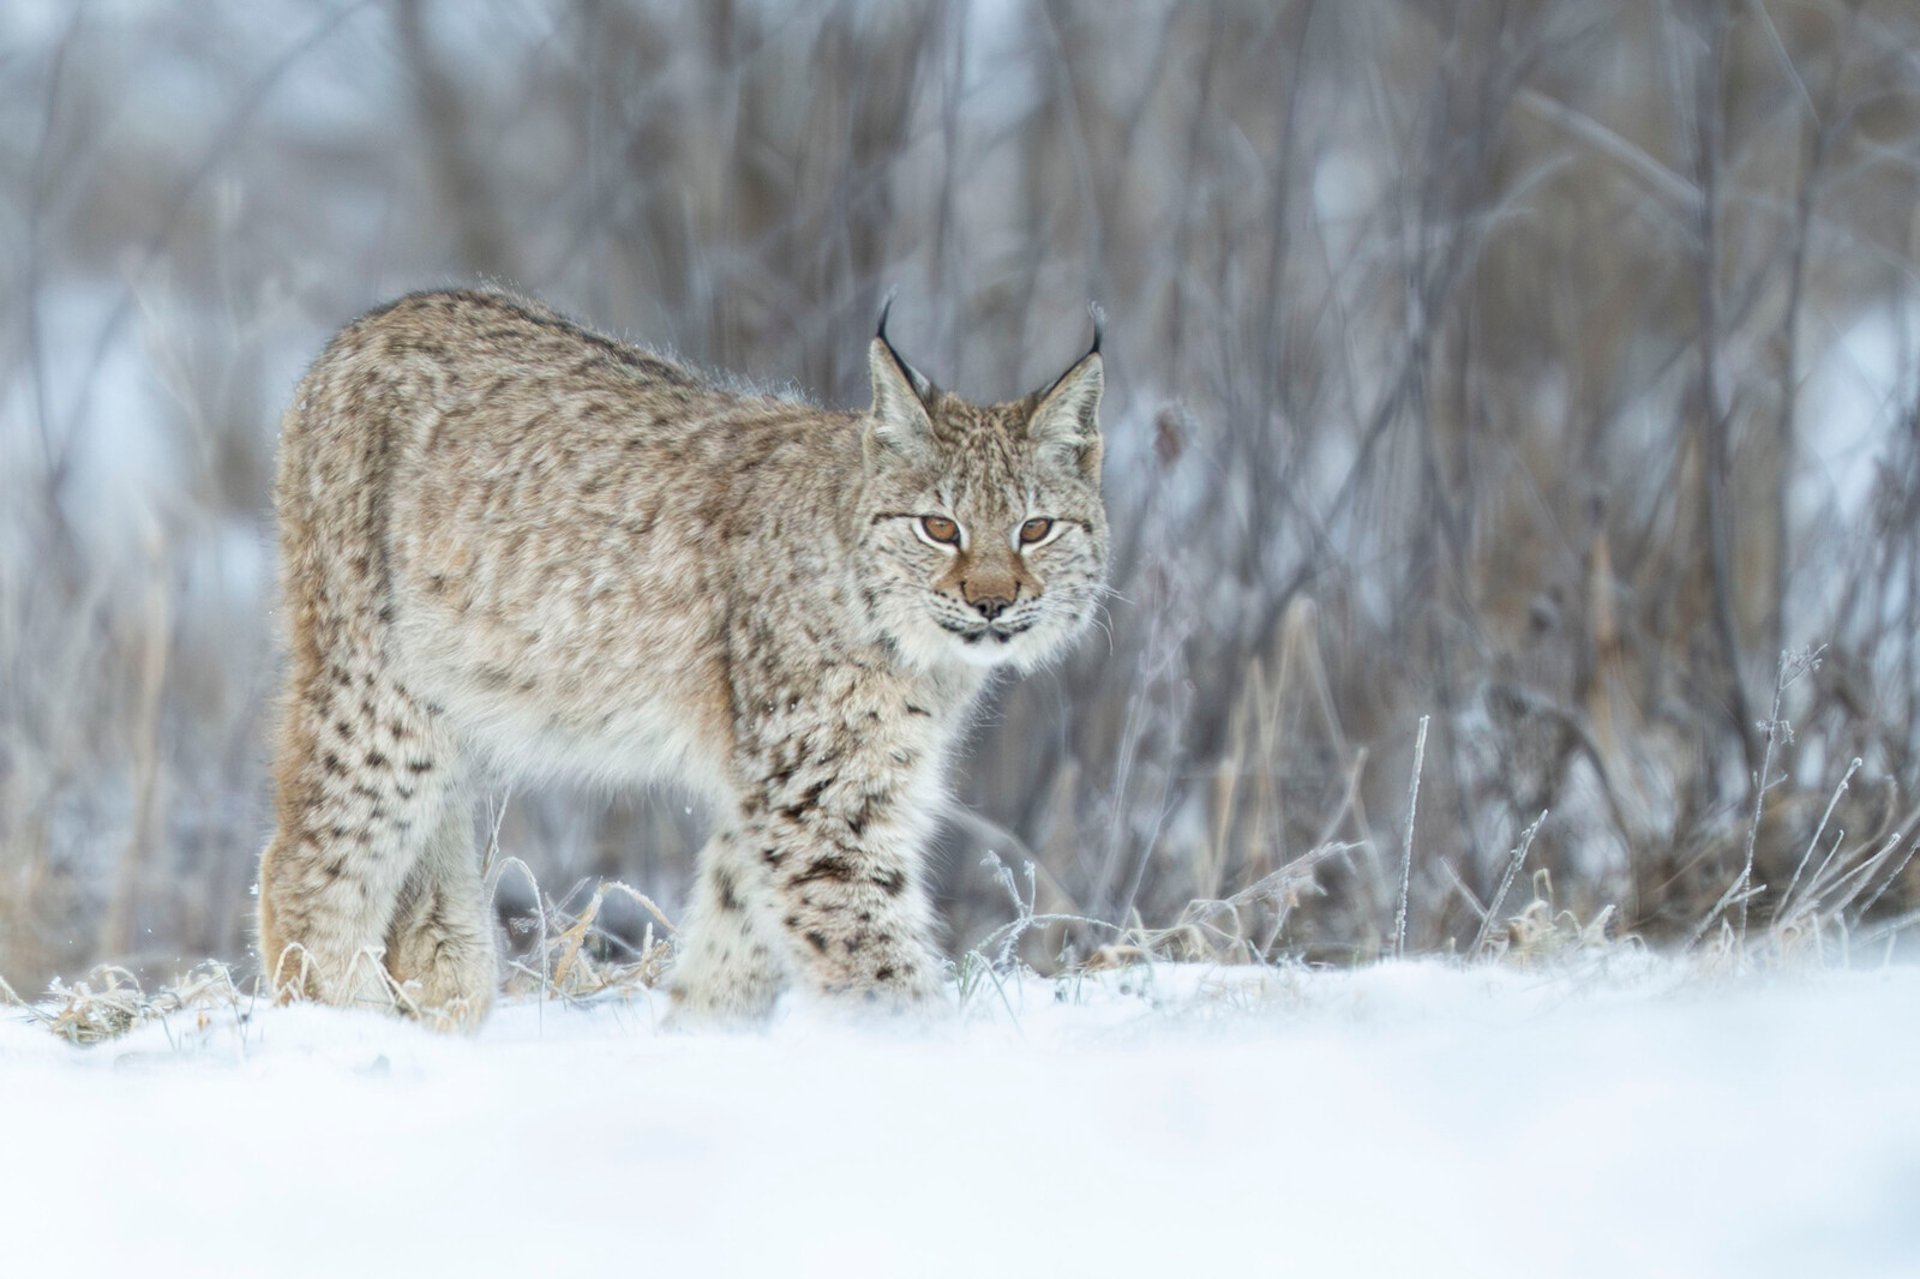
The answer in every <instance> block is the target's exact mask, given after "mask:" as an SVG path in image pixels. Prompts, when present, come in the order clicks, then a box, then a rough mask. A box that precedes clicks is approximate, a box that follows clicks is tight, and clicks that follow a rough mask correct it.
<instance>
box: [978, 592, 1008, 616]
mask: <svg viewBox="0 0 1920 1279" xmlns="http://www.w3.org/2000/svg"><path fill="white" fill-rule="evenodd" d="M973 606H974V608H975V609H977V610H979V613H980V616H982V617H984V618H986V619H987V620H988V621H989V622H991V621H992V620H993V619H994V618H996V617H998V616H1000V614H1002V613H1004V612H1006V611H1007V610H1008V609H1010V608H1012V607H1013V601H1012V600H1010V599H1008V598H1007V597H1006V596H1004V595H983V596H981V597H980V598H979V599H977V600H975V601H973Z"/></svg>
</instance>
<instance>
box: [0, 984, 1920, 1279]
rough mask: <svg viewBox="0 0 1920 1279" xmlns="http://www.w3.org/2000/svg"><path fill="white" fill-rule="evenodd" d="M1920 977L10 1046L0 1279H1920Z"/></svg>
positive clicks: (244, 1031)
mask: <svg viewBox="0 0 1920 1279" xmlns="http://www.w3.org/2000/svg"><path fill="white" fill-rule="evenodd" d="M1916 1007H1920V968H1914V967H1908V966H1902V965H1894V966H1889V967H1886V968H1883V969H1878V970H1874V971H1860V970H1854V971H1791V972H1786V973H1780V974H1773V975H1768V976H1757V977H1756V976H1747V977H1741V978H1732V977H1726V976H1715V975H1713V974H1711V973H1709V972H1704V971H1703V970H1702V969H1701V968H1700V967H1699V966H1698V965H1697V964H1695V965H1683V964H1681V963H1679V962H1677V961H1670V960H1659V959H1654V958H1650V957H1647V956H1645V955H1643V954H1639V953H1637V952H1628V953H1625V954H1622V955H1616V956H1613V957H1612V958H1610V959H1608V960H1606V961H1605V962H1602V963H1585V964H1582V965H1578V966H1574V967H1569V968H1564V969H1560V970H1557V971H1554V972H1550V973H1541V972H1529V971H1523V970H1518V969H1512V968H1498V967H1479V968H1471V969H1469V968H1461V967H1458V966H1447V965H1441V964H1437V963H1406V964H1391V965H1383V966H1380V967H1375V968H1371V969H1366V970H1361V971H1357V972H1350V973H1345V972H1311V973H1310V972H1305V971H1286V970H1282V971H1277V972H1266V973H1260V972H1256V971H1251V970H1245V969H1203V968H1197V967H1181V968H1166V967H1163V968H1159V969H1154V970H1132V971H1130V972H1127V973H1112V974H1104V975H1102V976H1100V977H1098V978H1087V979H1083V980H1081V981H1077V982H1069V983H1061V984H1056V983H1054V982H1051V981H1046V980H1042V979H1039V978H1035V977H1027V978H1025V979H1021V980H1010V981H1007V982H1006V983H1005V985H1004V986H997V985H996V984H994V983H993V982H991V981H986V982H983V983H982V984H981V985H980V986H979V987H978V988H977V989H975V990H974V991H973V992H972V994H971V996H970V997H969V998H968V999H967V1001H966V1002H965V1006H964V1008H961V1009H957V1010H951V1009H950V1010H948V1011H945V1012H943V1013H942V1014H940V1015H938V1016H936V1017H934V1018H931V1019H929V1020H926V1021H922V1022H918V1023H913V1024H909V1025H905V1026H901V1025H864V1024H854V1023H849V1022H847V1021H845V1020H841V1019H836V1018H834V1017H832V1016H829V1015H827V1014H825V1013H823V1012H822V1011H820V1010H818V1009H814V1008H808V1007H788V1008H786V1009H784V1010H783V1014H782V1016H781V1018H780V1019H779V1020H778V1021H777V1022H776V1023H775V1024H774V1025H773V1026H772V1027H771V1028H770V1029H768V1030H765V1031H763V1032H754V1033H742V1034H722V1033H717V1032H680V1031H674V1030H670V1029H666V1028H664V1027H663V1026H662V1024H661V1022H662V1018H663V1016H664V1014H665V1011H666V1005H665V1003H664V1001H661V1000H660V999H658V997H656V996H649V995H645V994H642V995H639V996H636V997H635V998H633V999H632V1000H631V1001H627V1002H619V1003H609V1004H600V1005H594V1006H586V1007H579V1006H575V1007H567V1006H562V1005H560V1004H555V1003H547V1004H545V1005H539V1004H531V1003H520V1004H514V1005H511V1006H508V1007H505V1008H503V1009H501V1010H499V1011H498V1012H497V1013H496V1015H495V1016H494V1017H493V1018H492V1020H491V1021H490V1022H489V1023H488V1024H487V1026H486V1028H485V1029H484V1031H483V1032H482V1033H481V1034H480V1035H479V1036H478V1037H477V1038H473V1039H463V1038H448V1037H442V1036H439V1035H436V1034H434V1033H432V1032H429V1031H426V1030H423V1029H420V1028H418V1027H416V1026H413V1025H410V1024H405V1023H401V1022H399V1021H395V1020H391V1019H388V1018H386V1017H384V1016H381V1015H376V1014H372V1013H345V1012H339V1011H334V1010H328V1009H320V1008H313V1007H296V1008H255V1009H252V1010H250V1011H249V1015H248V1016H246V1017H245V1018H244V1019H241V1018H236V1017H234V1016H231V1015H214V1016H211V1017H210V1018H208V1019H206V1021H205V1023H204V1024H200V1022H199V1020H198V1019H197V1018H196V1016H195V1015H193V1014H178V1015H176V1016H174V1017H173V1018H172V1019H170V1021H169V1022H168V1023H166V1024H164V1025H162V1024H150V1025H147V1026H144V1027H141V1028H140V1029H138V1030H136V1031H135V1032H134V1033H133V1034H131V1035H129V1036H127V1037H124V1038H122V1039H119V1040H116V1041H113V1042H111V1043H108V1044H104V1045H101V1046H98V1047H95V1048H90V1049H84V1048H74V1047H69V1046H68V1045H66V1044H64V1043H61V1042H59V1041H57V1040H55V1039H53V1038H52V1037H51V1036H49V1035H48V1034H47V1033H46V1032H45V1031H44V1030H43V1029H41V1028H39V1027H37V1026H33V1025H29V1024H27V1023H26V1022H25V1021H24V1019H22V1018H21V1017H20V1016H19V1015H18V1014H12V1015H10V1016H9V1017H8V1018H7V1019H6V1020H0V1096H3V1097H4V1098H5V1099H6V1107H5V1115H6V1118H5V1122H4V1125H0V1134H3V1136H0V1143H3V1144H0V1168H4V1169H5V1170H6V1175H5V1186H4V1192H3V1193H0V1239H4V1240H7V1241H9V1242H7V1243H6V1245H5V1251H4V1253H0V1256H5V1257H6V1260H7V1265H6V1269H7V1272H9V1273H14V1274H38V1273H43V1272H47V1273H52V1272H56V1270H57V1272H59V1273H69V1274H81V1275H91V1274H101V1275H130V1276H141V1277H143V1279H144V1277H146V1276H161V1275H194V1276H205V1275H225V1274H235V1275H238V1274H273V1275H287V1276H293V1275H340V1274H398V1273H421V1274H436V1275H443V1274H473V1275H491V1274H549V1273H566V1274H593V1273H622V1274H625V1273H634V1274H653V1273H661V1274H666V1273H676V1272H677V1273H686V1274H696V1275H728V1274H748V1275H767V1274H781V1275H790V1274H791V1275H812V1274H831V1275H835V1276H859V1275H963V1274H964V1275H980V1274H1013V1275H1024V1274H1050V1275H1092V1274H1141V1275H1156V1274H1169V1273H1178V1274H1200V1273H1206V1272H1212V1271H1214V1270H1216V1269H1217V1270H1219V1271H1220V1272H1221V1273H1230V1274H1234V1275H1249V1274H1299V1275H1376V1274H1410V1275H1412V1274H1417V1275H1422V1276H1428V1275H1456V1274H1457V1275H1477V1276H1478V1275H1556V1276H1557V1275H1602V1274H1606V1275H1619V1274H1636V1275H1638V1274H1645V1275H1654V1274H1661V1275H1690V1276H1712V1275H1741V1276H1755V1275H1774V1274H1796V1275H1798V1274H1819V1275H1823V1276H1836V1275H1895V1274H1908V1275H1910V1274H1912V1273H1914V1272H1915V1266H1916V1264H1920V1212H1916V1211H1915V1209H1914V1204H1915V1202H1916V1199H1917V1198H1920V1069H1917V1068H1920V1053H1916V1048H1920V1019H1916V1018H1915V1016H1914V1010H1915V1008H1916Z"/></svg>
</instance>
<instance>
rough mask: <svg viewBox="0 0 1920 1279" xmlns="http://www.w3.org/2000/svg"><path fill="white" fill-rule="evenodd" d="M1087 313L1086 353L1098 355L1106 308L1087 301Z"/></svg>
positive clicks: (1105, 321)
mask: <svg viewBox="0 0 1920 1279" xmlns="http://www.w3.org/2000/svg"><path fill="white" fill-rule="evenodd" d="M887 300H888V301H889V302H891V301H892V300H893V299H892V298H891V297H889V298H888V299H887ZM1087 314H1088V315H1090V316H1092V317H1093V349H1092V350H1090V351H1088V352H1087V354H1088V355H1098V354H1100V339H1101V338H1102V337H1103V336H1104V335H1105V334H1106V331H1107V308H1105V307H1103V306H1101V305H1100V304H1099V303H1098V302H1089V303H1087ZM886 322H887V316H886V313H885V312H884V311H883V312H881V314H880V323H881V325H882V326H883V327H884V326H885V324H886Z"/></svg>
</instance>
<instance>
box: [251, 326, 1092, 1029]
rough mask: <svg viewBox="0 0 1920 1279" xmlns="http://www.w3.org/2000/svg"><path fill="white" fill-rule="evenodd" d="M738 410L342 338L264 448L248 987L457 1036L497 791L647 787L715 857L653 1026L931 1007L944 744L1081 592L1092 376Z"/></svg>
mask: <svg viewBox="0 0 1920 1279" xmlns="http://www.w3.org/2000/svg"><path fill="white" fill-rule="evenodd" d="M868 363H869V371H870V374H871V379H872V387H873V400H872V405H871V407H870V408H869V409H868V410H867V411H866V412H865V413H861V414H855V413H839V412H831V411H828V410H825V409H822V408H819V407H816V406H814V405H812V404H808V403H802V402H798V401H796V400H794V399H789V398H779V397H772V396H767V395H761V394H755V393H751V392H748V391H746V390H742V389H739V388H737V387H735V386H733V385H731V384H728V383H725V382H722V381H718V380H715V379H711V378H708V377H705V376H702V375H700V374H698V373H696V372H693V371H691V370H689V369H687V368H684V367H682V366H681V365H679V364H677V363H675V362H673V361H671V360H668V359H665V358H663V357H661V356H658V355H655V354H651V353H648V352H646V351H642V350H639V349H636V348H634V347H630V346H628V345H625V344H623V343H620V342H617V341H614V340H612V339H609V338H606V337H602V336H600V335H598V334H596V333H593V332H589V331H587V330H585V329H583V328H581V327H579V326H577V325H575V324H573V323H571V322H569V321H568V320H566V319H564V318H562V317H561V316H559V315H557V314H555V313H554V312H552V311H549V310H547V309H545V308H544V307H542V306H539V305H537V304H534V303H531V302H527V301H523V300H520V299H517V298H514V297H511V296H507V295H504V294H501V293H496V292H485V291H454V292H436V293H422V294H415V295H412V296H409V297H406V298H403V299H401V300H400V301H398V302H395V303H392V304H391V305H389V306H387V307H385V308H383V309H380V310H377V311H374V312H372V313H370V314H368V315H366V316H363V317H362V318H360V319H359V320H357V321H355V322H354V323H353V324H351V325H349V326H348V327H347V328H346V329H344V330H343V331H342V332H341V333H340V334H339V335H338V336H336V337H335V338H334V340H333V342H332V343H331V344H330V345H329V346H328V347H327V349H326V351H325V352H324V354H322V355H321V357H320V358H319V360H318V361H316V362H315V364H314V365H313V367H312V369H311V370H309V372H308V373H307V375H306V377H305V378H304V379H303V380H302V382H301V384H300V386H299V388H298V391H297V392H296V397H295V400H294V403H293V405H292V406H291V408H290V409H289V410H288V412H287V414H286V417H285V420H284V422H283V425H282V434H281V445H280V463H279V476H278V481H277V488H276V503H277V507H278V512H279V519H280V538H281V555H282V577H283V594H284V601H283V606H284V609H285V620H286V626H287V633H288V639H289V647H290V671H289V676H288V682H287V689H286V696H285V704H284V711H283V717H282V722H281V727H280V733H279V741H278V757H277V766H276V774H275V776H276V783H277V786H276V829H275V832H274V835H273V838H272V841H271V843H270V844H269V846H268V847H267V850H266V852H265V854H264V856H263V857H262V860H261V865H260V883H259V895H260V938H259V940H260V947H261V951H260V953H261V957H262V962H263V964H264V966H265V969H266V971H267V973H268V974H269V977H270V980H271V982H272V985H273V987H274V989H275V991H276V994H277V995H278V996H279V997H281V998H292V997H299V996H305V997H310V998H316V999H320V1000H324V1001H327V1002H330V1003H336V1004H354V1003H362V1002H366V1003H372V1004H374V1005H377V1006H379V1007H392V1006H394V1005H395V1003H396V1002H398V1004H399V1005H400V1006H401V1007H403V1008H405V1009H407V1010H409V1011H413V1012H416V1013H421V1014H429V1013H430V1014H432V1015H433V1016H434V1017H435V1018H436V1019H444V1020H445V1021H448V1022H451V1023H453V1024H468V1025H471V1024H475V1023H477V1022H478V1021H479V1020H480V1019H481V1018H482V1017H484V1015H485V1014H486V1011H487V1009H488V1008H489V1006H490V1004H491V1002H492V998H493V992H494V987H495V963H496V960H495V941H494V928H493V925H492V922H491V912H490V909H489V903H488V901H487V899H486V893H485V889H484V886H483V884H482V878H481V871H480V866H479V857H478V854H477V851H476V848H475V841H474V830H473V826H474V821H473V817H474V814H473V807H472V805H473V792H474V789H475V787H476V785H477V784H478V782H479V781H480V780H481V779H485V778H490V777H527V776H531V777H535V778H574V779H588V780H593V781H599V782H606V783H616V784H625V783H636V782H641V781H648V780H662V779H664V780H669V781H677V782H678V783H681V784H683V785H684V786H686V787H687V788H690V789H691V790H692V791H694V792H697V793H698V794H699V795H700V796H702V797H703V798H704V799H705V801H706V803H707V804H708V805H709V807H710V809H711V811H712V813H713V817H714V822H713V830H712V833H711V836H710V838H709V840H708V842H707V843H706V844H705V846H704V847H703V848H702V850H701V852H700V854H699V858H698V869H697V874H698V882H697V883H696V885H695V886H694V893H693V900H692V905H691V906H690V908H689V910H688V917H687V920H686V921H685V923H686V926H685V927H684V928H683V930H682V933H681V936H680V938H679V939H678V940H679V944H678V945H677V947H676V953H677V958H676V961H675V965H674V970H673V973H672V975H671V984H672V990H673V1000H674V1006H675V1008H676V1010H677V1013H676V1015H678V1016H685V1017H690V1018H703V1017H711V1018H720V1019H745V1018H754V1017H759V1016H762V1015H764V1014H766V1013H767V1012H768V1011H769V1010H770V1009H771V1008H772V1007H773V1005H774V1003H775V1000H776V998H777V997H778V995H779V994H780V992H781V991H782V990H783V989H785V988H786V987H788V986H789V985H797V986H799V987H801V988H803V989H806V990H809V991H811V992H813V993H814V994H816V995H818V996H821V997H824V998H827V999H828V1000H829V1001H834V1002H838V1001H849V1002H852V1003H857V1004H861V1005H865V1004H870V1003H879V1004H883V1005H889V1006H893V1005H911V1004H914V1003H916V1002H919V1001H922V1000H924V999H926V998H927V997H928V996H930V995H932V994H933V993H935V992H936V991H937V989H938V974H939V969H938V965H937V961H936V959H935V952H934V950H933V949H932V946H931V941H930V934H931V931H932V927H933V920H932V917H931V910H930V906H929V897H928V888H927V883H926V873H925V868H924V866H923V857H924V850H925V847H926V845H927V842H928V840H929V837H930V835H931V834H932V832H933V828H934V826H935V824H936V821H937V818H938V815H939V813H940V810H941V805H942V803H943V794H944V792H943V782H944V773H945V771H946V768H947V761H948V757H949V756H950V755H951V754H952V752H953V750H954V748H955V744H956V739H957V738H958V737H959V736H960V735H961V733H962V731H963V729H964V728H965V726H966V724H967V721H968V713H969V707H971V706H972V705H973V704H974V702H975V700H976V699H977V698H978V696H979V695H980V693H981V691H982V689H983V687H984V686H985V684H986V683H987V682H988V681H989V680H990V679H991V678H992V677H993V674H994V672H995V671H997V670H1002V669H1006V668H1012V669H1015V670H1020V671H1030V670H1032V669H1033V668H1035V667H1038V666H1041V665H1042V664H1044V663H1046V662H1048V661H1050V660H1053V659H1055V658H1057V657H1059V656H1060V655H1062V653H1063V652H1064V651H1065V649H1066V648H1067V647H1068V645H1069V644H1070V643H1071V642H1072V640H1073V639H1074V638H1075V636H1076V635H1078V634H1079V633H1080V632H1081V631H1082V630H1083V629H1084V628H1085V627H1086V625H1087V623H1088V621H1089V620H1090V618H1091V617H1092V615H1093V612H1094V610H1095V607H1096V604H1097V602H1098V599H1099V596H1100V594H1101V590H1102V585H1101V584H1102V581H1103V575H1104V571H1105V562H1106V555H1107V525H1106V518H1105V513H1104V511H1103V508H1102V504H1101V497H1100V459H1101V436H1100V431H1099V422H1098V410H1099V404H1100V396H1101V389H1102V381H1103V373H1102V363H1101V356H1100V340H1099V331H1098V326H1097V325H1096V327H1095V335H1094V342H1093V348H1092V350H1090V351H1089V352H1088V353H1087V354H1086V355H1085V356H1084V357H1083V358H1082V359H1081V360H1079V362H1077V363H1076V364H1074V365H1073V367H1071V368H1070V369H1068V370H1067V372H1066V373H1065V374H1063V375H1062V376H1061V377H1060V378H1059V379H1058V380H1057V381H1055V382H1054V383H1053V384H1052V385H1051V386H1050V387H1048V388H1047V389H1046V390H1044V391H1042V392H1038V393H1036V394H1033V395H1029V396H1027V397H1026V398H1024V399H1020V400H1015V401H1012V402H1009V403H1003V404H994V405H987V406H981V405H975V404H971V403H968V402H966V401H963V400H961V399H959V398H957V397H955V396H953V395H951V394H949V393H947V392H944V391H942V390H940V389H939V388H937V387H936V386H935V385H934V384H933V383H932V382H930V381H928V380H927V378H926V377H924V376H923V375H921V374H920V373H919V372H917V371H916V370H915V369H914V368H913V367H912V366H911V365H909V364H908V363H907V362H906V361H905V360H903V359H902V358H901V357H900V356H899V355H898V354H897V353H896V352H895V350H894V349H893V347H892V345H891V344H890V343H889V342H888V340H887V337H886V315H885V312H884V311H883V312H882V315H881V321H880V326H879V334H878V336H876V337H875V338H874V339H873V340H872V341H871V343H870V344H869V347H868Z"/></svg>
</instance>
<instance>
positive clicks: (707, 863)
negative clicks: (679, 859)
mask: <svg viewBox="0 0 1920 1279" xmlns="http://www.w3.org/2000/svg"><path fill="white" fill-rule="evenodd" d="M759 879H760V877H759V876H758V875H757V874H756V873H755V871H754V867H753V866H751V865H750V864H748V863H746V861H745V859H744V858H743V857H742V856H741V845H740V840H739V835H738V834H737V832H733V831H721V832H720V833H718V834H716V835H715V836H714V837H713V838H712V839H710V840H708V841H707V844H706V847H704V848H702V849H701V850H700V859H699V882H698V883H697V885H696V886H695V888H694V900H693V909H692V910H691V912H689V914H688V917H687V924H686V928H685V929H684V930H683V931H682V933H681V941H680V947H679V954H678V955H677V957H676V958H675V960H674V965H673V1006H674V1013H675V1016H676V1017H679V1018H683V1019H687V1020H694V1021H735V1020H745V1021H757V1020H759V1019H762V1018H764V1017H765V1016H766V1015H767V1014H768V1013H770V1012H772V1011H773V1004H774V1001H775V1000H776V999H777V998H779V995H780V990H781V988H782V987H783V986H785V985H786V982H787V970H786V964H785V961H784V959H783V958H782V956H781V954H780V952H779V949H778V948H777V941H778V938H777V937H773V938H770V937H769V935H768V930H767V927H766V924H765V918H766V915H767V910H766V902H765V901H764V900H756V898H757V897H762V896H763V895H764V893H763V890H760V888H759Z"/></svg>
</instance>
